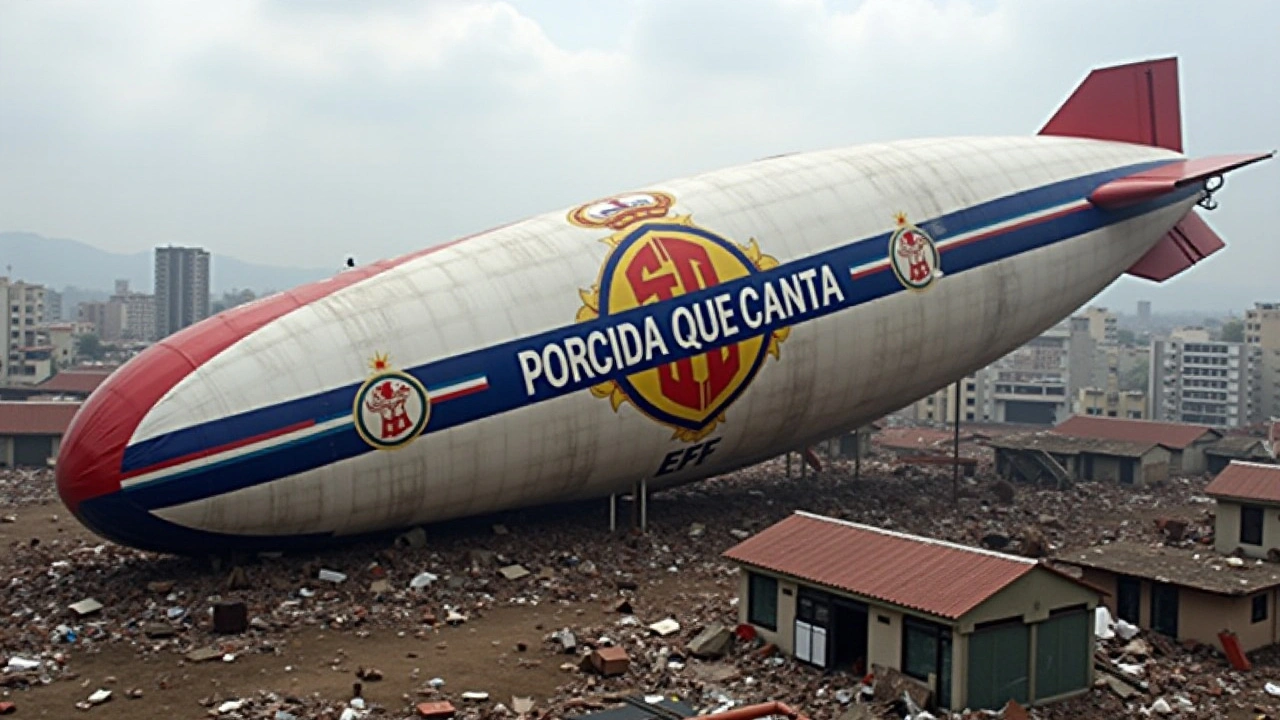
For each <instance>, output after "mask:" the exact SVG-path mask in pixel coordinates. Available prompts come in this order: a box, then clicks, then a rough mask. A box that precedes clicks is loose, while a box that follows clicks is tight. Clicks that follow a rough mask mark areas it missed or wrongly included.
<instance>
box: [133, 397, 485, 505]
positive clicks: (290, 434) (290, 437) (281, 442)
mask: <svg viewBox="0 0 1280 720" xmlns="http://www.w3.org/2000/svg"><path fill="white" fill-rule="evenodd" d="M488 387H489V382H488V378H486V377H485V376H484V375H471V376H469V377H464V378H459V379H458V380H456V381H453V382H449V383H446V384H444V385H440V386H438V387H434V388H431V387H429V388H427V397H428V398H430V401H431V402H432V404H434V403H441V402H447V401H449V400H454V399H456V398H460V397H465V396H467V395H471V394H474V393H477V392H480V391H482V390H486V389H488ZM353 422H354V420H353V417H352V415H351V413H349V412H343V413H339V414H336V415H331V416H329V417H324V418H320V419H318V420H316V421H315V423H314V424H312V423H305V424H302V425H304V426H303V427H301V428H297V426H294V427H293V428H287V429H286V431H285V432H279V433H276V434H274V435H272V436H270V437H267V438H264V439H262V440H258V441H256V442H244V441H237V442H236V443H235V444H234V445H233V446H230V447H228V446H223V447H220V448H213V449H211V450H210V451H209V452H207V453H205V454H203V455H201V456H200V457H197V458H194V459H191V460H187V461H184V462H179V463H173V464H168V465H166V466H164V467H160V468H156V469H155V470H152V471H149V472H147V471H143V472H142V473H140V474H137V475H134V476H133V477H130V478H129V479H127V480H123V481H122V482H121V483H120V488H121V489H122V490H126V489H138V488H142V487H145V486H147V485H148V484H150V483H154V482H157V481H162V480H173V479H177V478H180V477H183V476H186V475H189V474H191V473H192V472H194V471H197V470H202V469H204V468H207V467H216V466H220V465H225V464H227V463H230V462H234V461H236V460H241V459H244V458H248V457H253V456H257V455H261V454H263V453H265V452H268V451H271V450H275V449H277V448H282V447H287V446H289V445H292V444H295V443H297V442H299V441H302V440H307V439H309V438H311V437H314V436H322V435H329V434H332V433H334V432H338V431H341V430H344V429H345V428H346V427H347V426H350V425H352V424H353Z"/></svg>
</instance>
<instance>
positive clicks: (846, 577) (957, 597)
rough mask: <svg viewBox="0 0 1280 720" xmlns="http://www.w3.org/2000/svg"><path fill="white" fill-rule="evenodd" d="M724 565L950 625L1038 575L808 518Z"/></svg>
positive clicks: (1015, 564) (778, 528)
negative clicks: (799, 582) (822, 588)
mask: <svg viewBox="0 0 1280 720" xmlns="http://www.w3.org/2000/svg"><path fill="white" fill-rule="evenodd" d="M724 557H726V558H728V559H730V560H736V561H738V562H740V563H744V564H746V565H754V566H756V567H759V568H762V569H765V570H772V571H773V572H777V573H781V574H785V575H791V576H793V577H797V578H801V579H803V580H807V581H809V582H812V583H815V584H818V585H827V586H830V587H834V588H838V589H840V590H844V591H846V592H850V593H853V594H855V595H861V596H863V597H867V598H873V599H876V600H881V601H884V602H888V603H892V604H895V605H899V606H901V607H906V608H912V609H914V610H919V611H921V612H925V613H928V614H930V615H936V616H938V617H942V618H948V619H951V620H956V619H959V618H960V617H962V616H963V615H964V614H965V613H967V612H969V611H970V610H972V609H974V608H975V607H977V606H978V605H979V604H981V603H982V602H983V601H984V600H986V599H987V598H989V597H991V596H992V595H994V594H995V593H997V592H999V591H1000V590H1001V589H1003V588H1005V587H1006V586H1008V585H1009V583H1011V582H1013V581H1014V580H1017V579H1018V578H1020V577H1022V576H1023V575H1026V574H1027V573H1029V572H1031V571H1032V570H1033V569H1035V568H1036V562H1035V561H1034V560H1029V559H1027V558H1022V557H1017V556H1015V555H1005V554H1003V553H997V552H992V551H990V550H981V549H978V548H971V547H965V546H963V545H956V544H954V543H948V542H943V541H941V540H933V539H930V538H923V537H917V536H913V535H906V534H903V533H897V532H892V531H889V530H882V529H880V528H875V527H871V526H868V525H859V524H857V523H851V522H846V521H843V520H834V519H832V518H827V517H822V516H820V515H813V514H810V513H805V512H797V513H796V514H794V515H792V516H791V517H789V518H787V519H785V520H783V521H781V522H779V523H777V524H775V525H772V526H770V527H768V528H766V529H765V530H763V531H762V532H760V533H759V534H757V535H755V536H754V537H751V538H748V539H746V540H744V541H742V542H741V543H739V544H737V545H735V546H733V547H731V548H729V549H728V550H726V551H725V553H724Z"/></svg>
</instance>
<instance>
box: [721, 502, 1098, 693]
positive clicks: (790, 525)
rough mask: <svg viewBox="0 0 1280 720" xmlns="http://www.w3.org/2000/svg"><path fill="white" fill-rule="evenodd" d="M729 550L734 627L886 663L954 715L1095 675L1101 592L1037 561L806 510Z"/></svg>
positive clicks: (866, 663) (806, 654)
mask: <svg viewBox="0 0 1280 720" xmlns="http://www.w3.org/2000/svg"><path fill="white" fill-rule="evenodd" d="M724 557H725V558H727V559H729V560H731V561H733V562H735V563H736V564H737V565H738V566H739V568H740V569H741V571H742V577H741V584H740V590H739V598H740V599H741V602H740V603H739V606H738V607H739V615H740V621H741V622H742V623H744V624H747V625H750V626H752V627H753V628H754V629H755V631H756V632H757V633H758V634H759V635H760V636H762V638H763V639H764V640H766V641H768V642H771V643H774V644H775V645H776V646H777V647H778V648H779V649H780V650H782V651H784V652H786V653H788V654H791V655H794V656H795V657H796V658H797V659H799V660H800V661H802V662H804V663H807V664H809V665H813V666H815V667H819V668H823V669H828V670H836V671H839V670H846V671H851V672H853V673H854V674H855V676H857V677H860V675H859V674H860V673H865V672H875V670H876V668H891V669H893V670H897V671H899V672H901V673H902V674H903V675H905V676H907V677H909V678H914V679H915V681H918V682H919V683H920V684H921V685H923V686H925V687H927V688H928V689H929V690H930V691H931V696H932V698H933V704H934V706H935V707H940V708H946V709H951V710H960V709H963V708H966V707H968V708H991V709H999V708H1001V707H1003V706H1004V705H1005V703H1007V702H1008V701H1009V700H1010V699H1014V700H1017V701H1018V702H1020V703H1024V704H1039V703H1044V702H1049V701H1053V700H1057V699H1061V698H1066V697H1069V696H1073V695H1077V694H1079V693H1083V692H1087V691H1088V689H1089V688H1090V686H1091V685H1092V683H1093V639H1094V636H1093V628H1094V616H1093V613H1094V609H1095V608H1096V607H1097V606H1098V604H1099V602H1100V600H1101V595H1102V593H1101V591H1100V590H1098V589H1097V588H1094V587H1092V586H1090V585H1088V584H1086V583H1084V582H1082V581H1081V580H1079V579H1076V578H1073V577H1070V576H1068V575H1066V574H1063V573H1062V572H1061V571H1059V570H1056V569H1055V568H1053V567H1052V566H1049V565H1047V564H1045V563H1042V562H1038V561H1036V560H1032V559H1029V558H1024V557H1019V556H1016V555H1008V554H1004V553H998V552H993V551H990V550H985V549H980V548H973V547H968V546H965V545H959V544H955V543H949V542H944V541H941V540H934V539H931V538H926V537H920V536H915V535H907V534H904V533H899V532H893V531H890V530H884V529H880V528H876V527H871V526H868V525H861V524H858V523H853V522H847V521H843V520H836V519H833V518H829V517H823V516H821V515H814V514H811V513H806V512H796V513H795V514H793V515H791V516H790V517H788V518H786V519H784V520H782V521H781V522H779V523H777V524H775V525H772V526H770V527H768V528H766V529H765V530H763V531H761V532H760V533H758V534H756V535H754V536H752V537H750V538H747V539H746V540H744V541H742V542H741V543H739V544H738V545H735V546H734V547H732V548H730V549H729V550H727V551H725V553H724ZM855 680H856V678H855Z"/></svg>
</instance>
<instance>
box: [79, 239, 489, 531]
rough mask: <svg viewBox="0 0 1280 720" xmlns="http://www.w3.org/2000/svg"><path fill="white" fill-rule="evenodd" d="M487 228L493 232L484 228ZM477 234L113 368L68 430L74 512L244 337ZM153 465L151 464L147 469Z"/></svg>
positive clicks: (206, 323)
mask: <svg viewBox="0 0 1280 720" xmlns="http://www.w3.org/2000/svg"><path fill="white" fill-rule="evenodd" d="M495 229H497V228H495ZM488 232H493V231H492V230H487V231H485V233H488ZM485 233H479V234H478V235H483V234H485ZM478 235H469V236H467V237H464V238H459V239H457V240H453V241H451V242H448V243H444V244H442V245H436V246H434V247H430V248H426V249H424V250H420V251H418V252H415V253H410V254H408V255H404V256H402V257H398V258H393V259H390V260H381V261H379V262H376V263H373V264H370V265H367V266H365V267H361V268H356V269H353V270H347V271H345V272H342V273H340V274H338V275H335V276H333V277H331V278H328V279H325V280H321V281H319V282H314V283H311V284H309V285H303V286H301V287H298V288H295V289H293V290H289V291H287V292H283V293H279V294H277V295H273V296H271V297H268V298H265V299H263V300H260V301H257V302H253V303H249V304H247V305H241V306H239V307H235V308H232V309H231V310H227V311H226V312H223V313H219V314H217V315H215V316H213V317H211V318H208V319H206V320H203V321H201V322H198V323H196V324H195V325H192V326H190V327H187V328H185V329H183V330H181V331H179V332H177V333H175V334H173V335H170V336H169V337H167V338H165V339H163V340H161V341H160V342H158V343H156V344H155V345H152V346H151V347H149V348H147V349H146V350H144V351H142V352H141V353H139V354H138V356H137V357H135V358H133V359H132V360H130V361H129V362H127V363H125V364H124V366H123V367H121V368H120V369H119V370H117V371H115V372H114V373H112V374H111V375H110V376H109V377H108V378H107V379H106V381H105V382H103V383H102V385H100V386H99V387H98V389H97V390H96V391H94V393H93V394H92V395H90V396H89V399H88V400H87V401H86V402H85V403H84V405H83V406H82V407H81V408H80V411H79V412H77V413H76V416H75V418H74V419H73V420H72V421H71V426H70V427H68V428H67V432H66V435H65V436H64V437H63V440H62V445H61V448H60V450H59V453H58V462H57V466H56V476H57V485H58V494H59V495H60V496H61V497H62V502H63V503H64V504H66V506H67V507H68V508H69V509H71V510H72V511H73V512H74V511H75V510H76V508H77V507H79V505H80V503H81V502H83V501H85V500H89V499H91V498H95V497H98V496H101V495H107V494H109V493H113V492H117V491H119V490H120V481H121V480H122V479H123V476H122V474H121V472H120V468H121V466H122V463H123V460H124V451H125V447H126V446H127V445H128V444H129V438H130V437H132V436H133V433H134V431H135V430H137V428H138V424H139V423H141V422H142V418H144V417H145V416H146V415H147V413H148V412H150V411H151V408H152V407H154V406H155V404H156V403H157V402H159V400H160V398H162V397H164V395H165V393H167V392H169V391H170V390H171V389H173V387H174V386H175V385H177V384H178V383H179V382H181V380H182V379H183V378H185V377H186V376H187V375H189V374H191V372H192V371H193V370H195V369H196V368H198V367H200V366H201V365H203V364H204V363H206V362H208V361H209V360H211V359H212V358H213V357H215V356H216V355H218V354H219V353H221V352H222V351H223V350H226V349H227V348H228V347H230V346H231V345H233V344H235V343H236V342H237V341H238V340H240V339H242V338H244V337H245V336H247V335H249V334H250V333H252V332H254V331H255V330H258V329H260V328H262V327H263V326H265V325H266V324H267V323H269V322H271V321H273V320H276V319H277V318H280V317H283V316H284V315H287V314H289V313H291V312H293V311H294V310H297V309H299V308H302V307H305V306H307V305H309V304H311V303H313V302H316V301H317V300H320V299H321V298H324V297H327V296H329V295H332V294H333V293H335V292H337V291H339V290H342V289H343V288H347V287H350V286H351V285H354V284H356V283H358V282H360V281H362V280H366V279H368V278H371V277H373V276H375V275H380V274H382V273H384V272H386V271H388V270H391V269H392V268H395V267H398V266H400V265H403V264H405V263H407V262H409V261H411V260H416V259H417V258H420V257H422V256H424V255H429V254H431V253H434V252H439V251H440V250H443V249H445V248H447V247H451V246H453V245H456V244H458V243H460V242H462V241H464V240H467V239H469V238H473V237H477V236H478ZM258 439H259V440H261V439H262V438H258ZM251 440H252V439H251ZM225 449H226V448H225V447H224V448H220V450H225ZM189 459H191V458H189V457H188V458H183V459H181V460H189ZM154 469H155V468H147V470H148V471H150V470H154Z"/></svg>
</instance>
